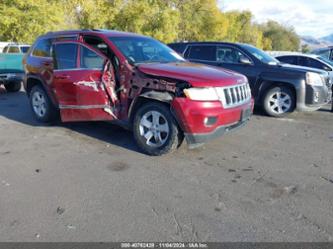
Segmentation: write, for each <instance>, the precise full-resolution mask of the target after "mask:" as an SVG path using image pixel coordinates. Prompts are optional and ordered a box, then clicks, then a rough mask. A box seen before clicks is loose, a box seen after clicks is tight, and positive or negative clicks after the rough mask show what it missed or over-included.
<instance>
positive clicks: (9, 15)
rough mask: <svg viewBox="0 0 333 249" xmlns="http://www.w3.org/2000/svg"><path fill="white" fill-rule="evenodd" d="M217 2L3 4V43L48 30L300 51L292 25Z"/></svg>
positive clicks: (14, 0)
mask: <svg viewBox="0 0 333 249" xmlns="http://www.w3.org/2000/svg"><path fill="white" fill-rule="evenodd" d="M218 3H219V1H218V0H0V17H1V18H0V41H15V42H25V43H32V42H33V41H34V40H35V38H36V37H37V36H39V35H41V34H44V33H46V32H49V31H56V30H63V29H90V28H102V29H114V30H122V31H129V32H135V33H140V34H144V35H148V36H152V37H154V38H156V39H158V40H160V41H162V42H165V43H169V42H174V41H229V42H242V43H250V44H253V45H255V46H257V47H259V48H262V49H265V50H291V51H293V50H299V47H300V38H299V37H298V35H297V34H296V32H295V30H294V29H293V28H292V27H287V26H283V25H281V24H279V23H277V22H275V21H268V22H266V23H263V24H258V23H256V22H255V21H254V16H253V14H252V13H251V12H250V11H228V12H225V11H223V10H221V9H220V8H219V5H218Z"/></svg>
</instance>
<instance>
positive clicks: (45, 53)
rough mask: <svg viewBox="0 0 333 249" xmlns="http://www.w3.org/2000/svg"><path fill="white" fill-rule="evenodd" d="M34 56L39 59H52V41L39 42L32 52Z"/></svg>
mask: <svg viewBox="0 0 333 249" xmlns="http://www.w3.org/2000/svg"><path fill="white" fill-rule="evenodd" d="M32 55H33V56H39V57H51V40H50V39H43V40H40V41H38V42H37V44H36V46H35V48H34V50H33V51H32Z"/></svg>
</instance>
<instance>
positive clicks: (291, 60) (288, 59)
mask: <svg viewBox="0 0 333 249" xmlns="http://www.w3.org/2000/svg"><path fill="white" fill-rule="evenodd" d="M277 59H278V60H279V61H281V62H284V63H287V64H293V65H297V57H296V56H282V57H277Z"/></svg>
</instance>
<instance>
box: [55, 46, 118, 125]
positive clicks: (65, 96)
mask: <svg viewBox="0 0 333 249" xmlns="http://www.w3.org/2000/svg"><path fill="white" fill-rule="evenodd" d="M52 55H53V61H54V74H53V75H54V79H53V87H54V92H55V95H56V97H57V99H58V102H59V108H60V114H61V119H62V121H64V122H68V121H97V120H113V119H116V118H117V113H116V111H115V107H116V105H117V98H116V95H115V94H114V73H113V69H112V66H111V64H110V63H109V62H108V60H107V58H106V57H105V56H104V55H103V54H101V53H100V52H99V51H96V50H95V49H93V48H92V47H89V46H87V45H85V44H83V43H80V42H74V41H66V42H57V43H54V44H53V46H52Z"/></svg>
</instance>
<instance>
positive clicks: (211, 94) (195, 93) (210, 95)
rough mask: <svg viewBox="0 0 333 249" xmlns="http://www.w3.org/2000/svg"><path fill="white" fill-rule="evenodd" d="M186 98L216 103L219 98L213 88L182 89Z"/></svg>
mask: <svg viewBox="0 0 333 249" xmlns="http://www.w3.org/2000/svg"><path fill="white" fill-rule="evenodd" d="M184 94H185V96H186V97H187V98H189V99H192V100H198V101H217V100H219V96H218V94H217V92H216V90H215V88H213V87H208V88H188V89H184Z"/></svg>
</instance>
